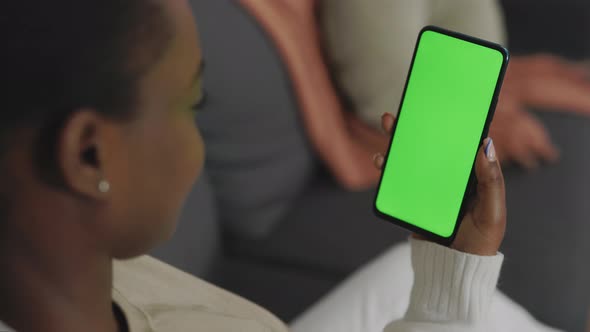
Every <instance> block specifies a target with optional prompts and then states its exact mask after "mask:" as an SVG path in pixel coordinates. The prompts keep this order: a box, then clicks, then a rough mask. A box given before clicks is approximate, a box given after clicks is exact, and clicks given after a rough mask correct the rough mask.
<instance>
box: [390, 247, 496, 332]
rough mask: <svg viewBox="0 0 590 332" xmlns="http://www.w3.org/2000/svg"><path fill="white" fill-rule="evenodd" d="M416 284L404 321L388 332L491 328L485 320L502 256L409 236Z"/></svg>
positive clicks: (484, 329)
mask: <svg viewBox="0 0 590 332" xmlns="http://www.w3.org/2000/svg"><path fill="white" fill-rule="evenodd" d="M411 245H412V267H413V269H414V285H413V287H412V293H411V297H410V304H409V307H408V310H407V312H406V314H405V316H404V318H403V319H401V320H399V321H395V322H392V323H391V324H389V325H388V326H387V327H386V328H385V330H384V332H410V331H411V332H429V331H437V332H444V331H472V332H477V331H488V328H487V327H486V326H487V324H486V320H487V316H488V313H489V309H490V304H491V302H492V297H493V295H494V292H495V291H496V284H497V282H498V277H499V274H500V268H501V266H502V261H503V259H504V256H503V255H502V254H500V253H498V254H497V255H496V256H490V257H483V256H476V255H470V254H466V253H462V252H459V251H456V250H453V249H449V248H447V247H443V246H440V245H437V244H434V243H431V242H427V241H420V240H415V239H412V240H411Z"/></svg>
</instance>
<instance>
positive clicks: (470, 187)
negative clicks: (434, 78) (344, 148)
mask: <svg viewBox="0 0 590 332" xmlns="http://www.w3.org/2000/svg"><path fill="white" fill-rule="evenodd" d="M427 31H432V32H436V33H440V34H443V35H447V36H450V37H453V38H457V39H460V40H464V41H467V42H470V43H474V44H477V45H481V46H484V47H488V48H491V49H493V50H496V51H498V52H500V53H501V54H502V58H503V63H502V68H501V70H500V75H499V76H498V81H497V83H496V88H495V90H494V95H493V98H492V102H491V103H490V107H489V110H488V115H487V118H486V122H485V125H484V128H483V131H482V134H481V137H480V142H483V140H484V139H485V138H486V137H487V136H488V131H489V127H490V124H491V122H492V119H493V118H494V114H495V110H496V105H497V103H498V97H499V94H500V91H501V89H502V84H503V82H504V77H505V75H506V70H507V67H508V63H509V61H510V53H509V52H508V50H507V49H506V48H504V47H503V46H501V45H499V44H496V43H492V42H489V41H486V40H483V39H479V38H476V37H472V36H468V35H465V34H462V33H459V32H454V31H450V30H447V29H443V28H440V27H437V26H433V25H429V26H426V27H424V28H422V30H421V31H420V33H419V35H418V39H417V41H416V46H415V48H414V54H413V56H412V62H411V65H410V69H409V71H408V75H407V78H406V82H405V85H404V90H403V94H402V99H401V101H400V104H399V107H398V119H399V116H400V114H401V112H402V105H403V103H404V99H405V97H406V90H407V88H408V83H409V81H410V77H411V75H412V70H413V68H414V62H415V60H416V54H417V52H418V48H419V45H420V41H421V40H422V35H423V34H424V33H425V32H427ZM396 129H397V121H396V123H395V124H394V127H393V131H392V135H391V138H390V140H389V145H388V148H387V152H386V154H385V163H384V164H383V172H382V173H381V176H380V179H379V185H378V187H377V191H376V193H375V199H374V200H373V211H374V213H375V214H376V215H377V216H378V217H379V218H381V219H384V220H386V221H388V222H390V223H393V224H395V225H397V226H400V227H402V228H405V229H407V230H409V231H411V232H414V233H416V234H419V235H422V236H425V237H426V238H428V239H429V240H431V241H434V242H437V243H440V244H442V245H449V244H451V243H452V242H453V240H454V239H455V236H456V235H457V232H458V230H459V227H460V226H461V221H462V219H463V217H464V216H465V209H466V207H467V204H468V202H469V199H470V198H471V197H472V195H473V193H474V190H475V187H476V184H477V180H476V177H475V168H474V166H475V160H476V157H477V151H479V149H478V150H477V151H476V153H475V155H474V156H473V164H472V166H471V175H470V177H469V181H468V183H467V186H466V188H465V192H464V193H463V200H462V203H461V208H460V209H459V214H458V218H457V221H456V222H455V226H454V229H453V233H452V234H451V235H450V236H449V237H443V236H440V235H438V234H435V233H432V232H430V231H428V230H426V229H423V228H420V227H417V226H415V225H412V224H410V223H408V222H406V221H403V220H401V219H398V218H396V217H394V216H390V215H388V214H385V213H383V212H381V211H379V209H378V208H377V197H378V195H379V189H380V188H381V184H382V181H383V174H384V173H385V169H386V167H387V160H388V157H389V152H390V150H391V144H392V143H393V140H394V138H395V131H396Z"/></svg>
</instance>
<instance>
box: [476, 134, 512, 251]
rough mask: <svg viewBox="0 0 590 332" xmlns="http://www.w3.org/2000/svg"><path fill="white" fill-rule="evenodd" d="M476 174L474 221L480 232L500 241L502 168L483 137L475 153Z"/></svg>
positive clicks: (503, 204) (503, 220)
mask: <svg viewBox="0 0 590 332" xmlns="http://www.w3.org/2000/svg"><path fill="white" fill-rule="evenodd" d="M475 175H476V177H477V201H476V204H475V207H474V210H473V219H474V220H473V222H474V224H475V226H476V228H478V229H479V230H480V231H481V232H482V233H483V234H482V235H485V237H489V240H492V241H493V242H494V240H499V241H500V242H501V241H502V238H503V237H504V230H505V228H506V194H505V187H504V176H503V174H502V168H501V167H500V163H499V161H498V159H497V157H496V149H495V146H494V141H493V140H492V139H491V138H487V139H485V140H484V144H483V146H482V147H481V149H480V151H479V153H478V155H477V160H476V165H475ZM497 237H499V239H497Z"/></svg>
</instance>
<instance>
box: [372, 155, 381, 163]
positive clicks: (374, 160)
mask: <svg viewBox="0 0 590 332" xmlns="http://www.w3.org/2000/svg"><path fill="white" fill-rule="evenodd" d="M379 156H381V154H380V153H375V154H374V155H373V162H376V161H377V158H379Z"/></svg>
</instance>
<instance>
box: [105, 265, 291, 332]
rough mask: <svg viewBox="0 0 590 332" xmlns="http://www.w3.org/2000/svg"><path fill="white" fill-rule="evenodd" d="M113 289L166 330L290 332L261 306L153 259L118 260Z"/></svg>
mask: <svg viewBox="0 0 590 332" xmlns="http://www.w3.org/2000/svg"><path fill="white" fill-rule="evenodd" d="M113 288H114V289H113V293H114V297H115V300H117V299H120V300H121V302H126V303H127V304H128V305H129V307H130V310H134V309H135V310H136V311H137V312H138V313H141V314H142V315H143V316H144V318H145V320H146V321H151V322H152V323H153V324H155V325H160V326H161V324H163V323H164V322H165V323H166V324H165V326H166V328H165V329H163V330H166V331H174V330H179V331H180V330H182V327H183V326H193V328H194V326H200V327H208V326H210V327H217V326H219V327H228V328H230V330H231V327H232V326H235V327H236V328H239V330H243V331H273V332H275V331H276V332H285V331H287V328H286V327H285V325H284V324H283V323H282V322H281V321H280V320H279V319H277V318H276V317H275V316H273V315H272V314H271V313H269V312H268V311H266V310H265V309H263V308H261V307H259V306H258V305H256V304H254V303H252V302H250V301H248V300H246V299H243V298H241V297H239V296H238V295H235V294H232V293H230V292H228V291H226V290H223V289H221V288H219V287H217V286H214V285H212V284H210V283H208V282H206V281H204V280H201V279H198V278H196V277H194V276H192V275H190V274H188V273H185V272H183V271H181V270H178V269H176V268H174V267H172V266H170V265H168V264H166V263H164V262H161V261H159V260H157V259H154V258H152V257H149V256H142V257H139V258H136V259H132V260H126V261H115V262H114V264H113ZM120 305H121V306H123V307H124V306H125V303H123V304H120ZM124 309H125V308H124ZM126 314H127V312H126ZM128 316H129V314H128ZM154 321H155V322H154ZM158 321H159V322H158ZM168 324H173V325H174V326H172V325H168ZM175 327H177V328H176V329H175ZM244 328H246V329H245V330H244Z"/></svg>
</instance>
